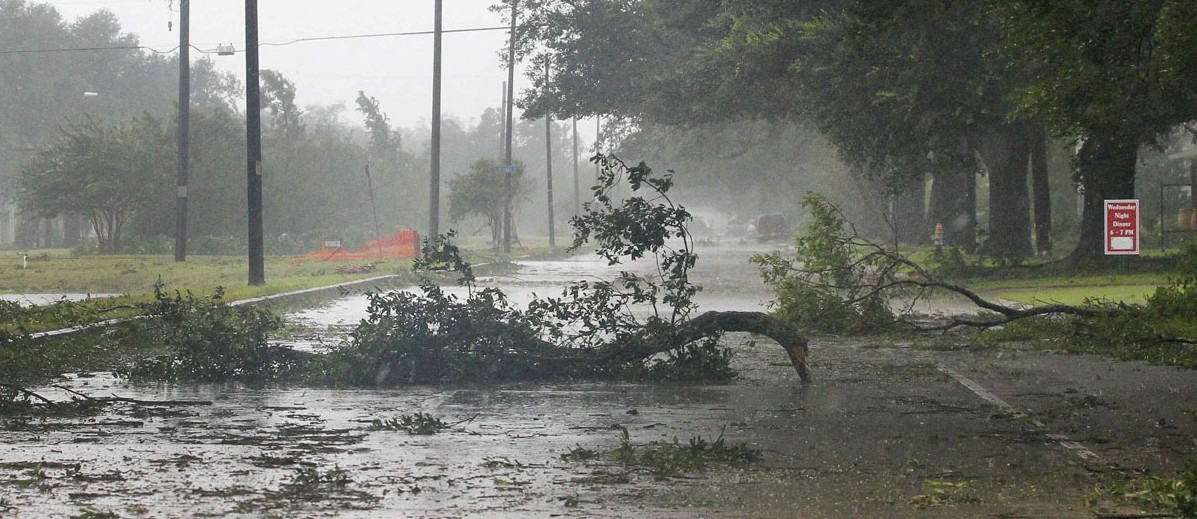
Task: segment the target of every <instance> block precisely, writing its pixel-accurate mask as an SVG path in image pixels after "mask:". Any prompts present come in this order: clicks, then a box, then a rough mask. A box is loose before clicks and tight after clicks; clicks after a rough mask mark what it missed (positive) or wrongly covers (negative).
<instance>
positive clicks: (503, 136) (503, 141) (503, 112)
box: [496, 81, 507, 247]
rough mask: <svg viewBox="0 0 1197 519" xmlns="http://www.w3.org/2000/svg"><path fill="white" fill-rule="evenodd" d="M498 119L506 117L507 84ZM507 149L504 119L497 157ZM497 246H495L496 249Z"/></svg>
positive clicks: (500, 130)
mask: <svg viewBox="0 0 1197 519" xmlns="http://www.w3.org/2000/svg"><path fill="white" fill-rule="evenodd" d="M499 99H500V101H499V117H503V118H505V117H507V82H506V81H504V82H503V90H500V91H499ZM505 149H507V123H506V119H502V120H500V121H499V154H498V157H502V156H503V150H505ZM497 246H498V245H497V244H496V247H497Z"/></svg>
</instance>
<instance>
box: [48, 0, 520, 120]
mask: <svg viewBox="0 0 1197 519" xmlns="http://www.w3.org/2000/svg"><path fill="white" fill-rule="evenodd" d="M31 1H34V2H38V1H39V0H31ZM493 1H494V0H444V7H443V9H444V29H445V30H451V29H469V28H485V27H499V26H502V25H503V23H502V19H501V18H500V15H499V14H498V13H493V12H491V11H490V10H489V9H487V8H488V6H489V5H491V3H493ZM45 3H50V4H53V5H54V6H55V7H56V8H57V9H58V10H59V12H60V13H62V15H63V17H64V18H66V19H67V20H68V21H73V20H75V19H77V18H78V17H80V16H84V15H87V14H89V13H92V12H95V11H97V10H100V9H108V10H110V11H112V12H113V13H114V14H116V16H117V17H118V18H119V19H120V23H121V27H122V28H123V29H124V31H125V32H128V33H133V34H136V35H138V37H139V38H140V40H141V43H142V44H143V45H146V46H149V47H153V48H155V49H159V50H164V51H165V50H170V49H173V48H174V47H175V46H177V45H178V38H179V34H178V32H177V31H178V15H179V13H178V8H179V5H178V4H179V1H178V0H173V1H172V0H48V1H46V2H45ZM258 4H259V5H258V11H259V12H258V17H259V41H260V42H261V43H263V44H264V45H262V46H261V47H260V48H261V56H260V61H261V67H262V68H269V69H274V70H278V71H280V72H282V73H283V75H284V76H286V77H287V78H289V79H290V80H291V81H293V82H294V83H295V85H296V88H297V94H298V102H299V104H300V105H301V106H303V105H308V104H322V105H328V104H335V103H344V104H345V106H346V107H347V108H348V110H349V111H350V112H351V111H352V109H353V108H354V107H355V106H356V105H355V104H354V99H355V98H356V97H357V92H358V90H364V91H365V92H366V94H367V95H370V96H373V97H376V98H378V100H379V102H380V103H381V104H382V108H383V110H384V111H385V112H386V113H387V115H388V116H390V118H391V120H392V122H393V123H394V124H396V125H399V126H415V125H418V124H421V121H423V124H427V121H429V120H430V119H431V113H432V112H431V104H432V36H431V35H417V36H383V37H371V38H360V39H341V40H323V41H306V42H297V43H292V44H289V45H265V44H267V43H286V42H290V41H293V40H298V39H302V38H325V37H335V36H350V35H362V34H378V33H396V32H418V31H428V30H432V28H433V0H338V1H330V0H258ZM168 23H173V24H174V27H173V29H171V28H168ZM506 38H507V31H506V30H494V31H480V32H468V33H449V34H445V35H444V57H443V67H444V69H443V74H444V76H443V78H444V79H443V88H442V96H443V97H442V112H443V113H444V114H445V115H446V116H448V115H450V114H452V115H454V116H457V117H459V118H461V119H462V120H464V121H467V122H468V121H470V120H472V119H476V118H477V117H478V116H479V115H480V114H481V113H482V111H483V110H485V109H486V108H487V107H497V106H498V105H499V103H500V100H501V96H500V94H501V90H502V83H503V81H505V80H506V79H507V74H506V71H505V70H504V69H502V68H501V64H500V60H499V52H500V51H501V49H502V48H503V46H504V42H505V40H506ZM191 41H192V45H193V46H196V47H199V48H201V49H215V47H216V46H217V45H218V44H222V43H223V44H229V43H231V44H233V45H234V46H235V47H236V49H237V54H236V55H235V56H213V58H212V59H214V60H215V61H216V63H217V64H218V66H219V67H220V68H221V69H222V70H225V71H228V72H233V73H235V74H236V75H237V76H238V77H240V78H242V79H244V75H245V55H244V53H243V52H242V51H244V49H245V45H244V41H245V2H244V1H242V0H192V1H191ZM197 55H198V53H196V52H195V51H194V50H193V51H192V56H193V58H194V57H196V56H197ZM525 84H526V83H525V81H524V79H523V73H522V71H521V70H519V69H517V70H516V90H517V92H518V91H519V89H520V88H522V87H523V86H524V85H525ZM348 115H349V117H354V115H353V114H352V113H350V114H348Z"/></svg>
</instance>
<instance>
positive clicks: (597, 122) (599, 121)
mask: <svg viewBox="0 0 1197 519" xmlns="http://www.w3.org/2000/svg"><path fill="white" fill-rule="evenodd" d="M602 135H603V116H601V115H597V114H596V115H595V116H594V154H595V155H598V154H600V153H602V152H603V138H602ZM598 178H599V163H598V162H595V163H594V179H595V181H597V180H598Z"/></svg>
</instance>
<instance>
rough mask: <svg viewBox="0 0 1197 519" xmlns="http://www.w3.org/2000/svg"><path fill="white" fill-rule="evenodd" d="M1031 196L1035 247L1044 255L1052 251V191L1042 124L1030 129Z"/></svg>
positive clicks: (1045, 136) (1045, 137)
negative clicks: (1048, 176) (1048, 175)
mask: <svg viewBox="0 0 1197 519" xmlns="http://www.w3.org/2000/svg"><path fill="white" fill-rule="evenodd" d="M1030 139H1031V198H1032V202H1033V204H1032V207H1033V208H1034V226H1035V249H1036V250H1037V251H1038V252H1039V254H1042V255H1044V256H1050V255H1051V253H1052V193H1051V187H1050V186H1049V184H1048V178H1047V174H1048V172H1047V133H1046V132H1045V131H1044V130H1043V127H1042V126H1035V127H1034V128H1033V129H1032V130H1031V131H1030Z"/></svg>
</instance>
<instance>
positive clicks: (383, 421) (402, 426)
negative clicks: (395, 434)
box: [369, 412, 449, 436]
mask: <svg viewBox="0 0 1197 519" xmlns="http://www.w3.org/2000/svg"><path fill="white" fill-rule="evenodd" d="M448 428H449V424H447V423H445V422H444V421H442V420H441V419H440V418H437V417H435V416H432V415H431V414H428V413H424V412H416V413H415V414H405V415H400V416H399V417H397V418H379V419H375V420H373V421H371V422H370V427H369V430H371V431H407V433H408V434H415V435H421V436H428V435H433V434H436V433H438V432H441V431H443V430H445V429H448Z"/></svg>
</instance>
